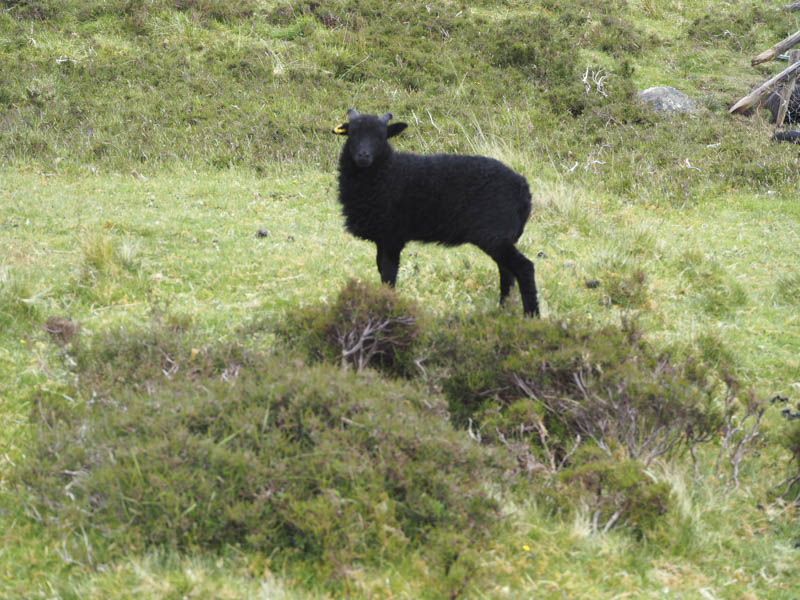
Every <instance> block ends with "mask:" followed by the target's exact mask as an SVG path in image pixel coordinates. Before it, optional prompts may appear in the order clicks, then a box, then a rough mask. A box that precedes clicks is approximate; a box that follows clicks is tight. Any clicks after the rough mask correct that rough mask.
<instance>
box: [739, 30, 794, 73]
mask: <svg viewBox="0 0 800 600" xmlns="http://www.w3.org/2000/svg"><path fill="white" fill-rule="evenodd" d="M798 42H800V31H798V32H796V33H793V34H792V35H790V36H789V37H787V38H786V39H784V40H781V41H780V42H778V43H777V44H775V45H774V46H773V47H772V48H770V49H769V50H764V52H762V53H761V54H759V55H758V56H756V57H755V58H754V59H752V60H751V61H750V64H751V65H753V66H756V65H758V64H761V63H763V62H767V61H769V60H772V59H773V58H775V57H776V56H778V54H780V53H781V52H785V51H786V50H788V49H789V48H791V47H792V46H794V45H795V44H797V43H798Z"/></svg>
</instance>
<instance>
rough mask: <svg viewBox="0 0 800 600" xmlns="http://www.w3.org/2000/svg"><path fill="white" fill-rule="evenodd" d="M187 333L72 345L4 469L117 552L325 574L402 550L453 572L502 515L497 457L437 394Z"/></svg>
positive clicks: (128, 335) (48, 510)
mask: <svg viewBox="0 0 800 600" xmlns="http://www.w3.org/2000/svg"><path fill="white" fill-rule="evenodd" d="M193 346H195V347H194V348H193ZM196 346H197V340H196V339H194V340H193V339H191V338H189V337H188V335H186V334H181V333H176V332H175V331H173V330H167V329H159V328H157V327H154V328H151V330H150V331H149V332H146V333H145V332H132V331H130V332H124V331H118V332H116V334H115V335H109V336H102V337H99V338H98V339H95V340H92V341H91V343H90V342H84V343H82V344H81V345H75V346H72V347H71V348H70V350H69V352H70V354H71V356H72V357H73V360H74V364H75V365H76V367H75V382H76V383H75V386H76V387H75V389H73V390H69V391H70V393H69V394H61V393H51V392H48V391H46V390H41V391H39V392H38V393H37V395H36V397H35V398H34V399H33V409H32V413H31V420H32V424H33V426H34V430H35V432H36V433H35V434H34V435H33V436H32V439H31V441H30V447H29V448H28V450H27V452H26V456H27V461H26V462H25V464H24V465H20V467H19V470H18V472H17V474H16V476H15V477H16V481H17V483H18V484H20V485H21V486H22V487H24V488H25V489H26V490H27V492H28V493H29V497H30V498H31V503H32V505H33V506H35V507H36V510H35V511H33V513H34V514H39V515H41V518H42V520H43V521H44V522H46V523H48V524H49V525H50V526H53V527H60V528H63V529H65V530H67V531H86V532H89V533H90V534H91V535H92V538H93V539H103V540H106V541H108V543H110V544H111V547H112V548H118V549H122V550H126V549H127V550H129V549H131V548H141V547H150V546H170V547H176V548H178V549H200V548H207V549H218V550H219V549H223V548H225V547H227V546H229V545H232V546H234V547H241V548H246V549H249V550H252V551H258V552H263V553H264V554H265V555H267V554H269V555H277V556H280V557H282V558H283V559H288V560H295V561H302V562H304V563H312V564H318V565H319V568H320V569H321V570H322V572H327V573H328V574H334V573H338V572H339V567H341V566H342V565H345V564H351V563H352V562H354V561H356V562H374V561H380V560H382V557H392V556H395V555H397V553H398V552H399V551H400V550H414V549H416V550H417V551H419V552H421V553H422V554H424V555H425V556H426V560H429V561H430V562H431V565H435V566H436V569H439V568H441V570H440V571H436V572H437V573H439V574H440V575H442V577H445V575H443V573H445V572H446V573H450V572H451V571H453V572H462V571H464V569H462V568H461V567H460V566H459V565H460V564H461V563H460V562H459V561H462V559H463V560H468V559H469V556H471V555H470V550H469V549H468V547H469V546H473V545H474V544H475V542H476V541H477V540H480V539H482V538H483V537H484V536H486V535H487V533H488V532H489V531H491V529H492V527H493V526H494V524H495V522H496V521H497V520H498V519H499V517H500V513H499V508H498V504H497V503H496V502H495V501H494V500H493V499H492V498H490V497H489V495H488V494H487V483H488V482H495V485H496V484H498V483H500V482H501V480H502V473H503V472H504V470H505V469H504V467H503V462H502V461H503V460H505V459H504V458H503V457H502V456H499V457H496V456H495V455H493V453H492V452H491V451H490V450H488V449H486V448H481V447H480V446H478V445H476V444H474V443H473V442H471V441H470V440H468V438H467V437H466V436H465V435H464V434H463V433H459V432H456V431H455V430H453V428H452V427H450V425H449V424H448V423H447V421H446V420H443V419H441V418H440V417H438V416H436V414H435V413H436V404H437V403H438V402H440V401H439V400H437V399H436V398H435V397H431V396H428V395H427V394H425V393H424V392H421V391H417V390H416V389H414V388H411V387H409V386H408V385H406V384H401V383H394V382H390V381H386V380H381V379H375V378H364V377H360V376H358V375H356V374H355V373H348V372H343V371H342V370H341V369H339V368H338V367H335V366H327V365H317V366H311V367H306V366H304V365H303V364H302V363H299V362H297V363H287V362H285V361H284V360H282V359H279V358H277V357H274V356H262V355H258V354H253V353H250V352H247V351H245V350H242V349H240V348H232V347H229V346H223V347H203V348H197V347H196ZM104 543H105V542H104ZM471 571H473V569H472V568H471V567H470V568H467V569H466V571H464V572H471ZM445 579H446V577H445Z"/></svg>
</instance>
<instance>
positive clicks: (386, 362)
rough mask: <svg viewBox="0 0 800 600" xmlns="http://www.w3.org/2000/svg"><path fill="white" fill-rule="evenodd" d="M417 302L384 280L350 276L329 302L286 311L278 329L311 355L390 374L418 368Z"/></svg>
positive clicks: (283, 335)
mask: <svg viewBox="0 0 800 600" xmlns="http://www.w3.org/2000/svg"><path fill="white" fill-rule="evenodd" d="M419 332H420V329H419V311H418V309H417V307H416V305H415V304H414V303H413V302H412V301H409V300H407V299H405V298H403V297H402V296H401V295H398V294H396V293H395V291H394V290H393V289H391V288H390V287H388V286H384V285H377V284H368V283H363V282H360V281H356V280H353V279H351V280H350V281H348V282H347V284H346V285H345V287H344V288H342V290H341V291H340V292H339V295H338V297H337V298H336V301H335V302H334V303H333V304H332V305H330V306H327V305H312V306H307V307H305V308H302V309H297V310H295V311H293V312H290V313H289V314H288V315H286V317H285V319H284V321H283V322H282V324H281V325H280V326H279V327H278V335H279V336H280V337H281V338H283V339H284V340H286V341H287V342H289V343H290V344H292V345H295V346H297V347H298V348H299V349H300V350H301V351H302V352H303V353H304V354H305V355H306V356H307V357H308V359H309V360H311V361H318V360H328V361H332V362H341V363H342V364H349V365H352V366H353V367H354V368H355V369H356V370H361V369H363V368H364V367H367V366H370V367H373V368H376V369H379V370H381V371H384V372H386V373H389V374H392V375H408V374H411V373H412V372H413V370H414V362H413V358H414V356H413V350H414V345H415V342H416V341H417V338H418V337H419Z"/></svg>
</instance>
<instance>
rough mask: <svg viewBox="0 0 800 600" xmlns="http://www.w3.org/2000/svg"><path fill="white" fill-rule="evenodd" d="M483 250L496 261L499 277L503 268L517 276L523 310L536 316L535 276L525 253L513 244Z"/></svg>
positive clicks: (537, 303)
mask: <svg viewBox="0 0 800 600" xmlns="http://www.w3.org/2000/svg"><path fill="white" fill-rule="evenodd" d="M484 251H485V252H486V253H487V254H488V255H489V256H491V257H492V258H493V259H494V261H495V262H496V263H497V266H498V268H499V269H500V273H501V277H502V273H503V269H505V270H507V271H510V272H511V273H513V274H514V277H516V278H517V282H518V283H519V293H520V295H521V296H522V310H523V312H524V313H525V314H526V315H528V316H537V317H538V316H539V299H538V297H537V294H536V277H535V275H534V269H533V263H532V262H531V261H530V260H528V259H527V258H525V255H524V254H522V252H520V251H519V250H517V249H516V248H515V247H514V244H506V245H505V246H501V247H500V248H494V249H491V250H484ZM501 286H502V282H501ZM509 291H510V290H509ZM501 294H502V287H501Z"/></svg>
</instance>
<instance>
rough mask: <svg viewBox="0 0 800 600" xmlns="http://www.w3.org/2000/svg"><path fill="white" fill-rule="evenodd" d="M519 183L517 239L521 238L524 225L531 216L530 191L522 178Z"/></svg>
mask: <svg viewBox="0 0 800 600" xmlns="http://www.w3.org/2000/svg"><path fill="white" fill-rule="evenodd" d="M521 179H522V180H521V182H520V190H519V191H520V200H521V202H520V203H519V211H518V213H517V214H519V230H518V231H517V238H516V239H519V238H520V237H521V236H522V232H523V231H524V230H525V223H527V222H528V217H530V216H531V189H530V187H528V182H527V181H525V179H524V178H521Z"/></svg>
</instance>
